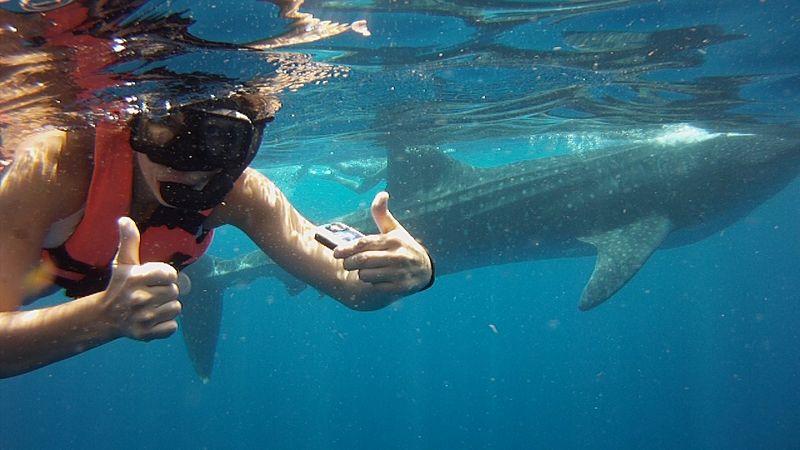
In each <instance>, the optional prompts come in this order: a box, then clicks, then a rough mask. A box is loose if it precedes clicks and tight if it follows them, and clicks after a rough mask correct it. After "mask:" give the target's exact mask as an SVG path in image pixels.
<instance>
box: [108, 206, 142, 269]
mask: <svg viewBox="0 0 800 450" xmlns="http://www.w3.org/2000/svg"><path fill="white" fill-rule="evenodd" d="M117 225H119V249H118V250H117V256H115V257H114V266H121V265H139V264H141V263H140V262H139V241H140V239H141V238H140V237H139V228H138V227H137V226H136V222H134V221H133V220H132V219H131V218H130V217H120V218H119V220H117Z"/></svg>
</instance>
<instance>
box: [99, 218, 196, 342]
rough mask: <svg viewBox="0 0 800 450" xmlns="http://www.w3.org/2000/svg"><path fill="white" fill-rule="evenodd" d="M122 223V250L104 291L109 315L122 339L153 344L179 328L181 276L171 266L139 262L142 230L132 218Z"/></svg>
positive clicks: (120, 246) (120, 238)
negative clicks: (140, 231) (177, 319)
mask: <svg viewBox="0 0 800 450" xmlns="http://www.w3.org/2000/svg"><path fill="white" fill-rule="evenodd" d="M118 224H119V250H118V251H117V256H116V257H115V258H114V265H113V267H112V273H111V281H110V282H109V283H108V288H107V289H106V290H105V291H104V296H103V302H104V306H105V313H106V317H107V318H108V320H109V321H110V322H111V324H112V326H113V327H115V328H116V330H117V331H118V333H119V334H120V335H121V336H127V337H129V338H132V339H138V340H142V341H149V340H151V339H160V338H165V337H167V336H170V335H171V334H172V333H174V332H175V330H177V329H178V323H177V321H176V317H177V316H178V314H179V313H180V312H181V304H180V302H179V301H178V286H177V281H178V273H177V271H176V270H175V269H174V268H173V267H172V266H170V265H169V264H165V263H160V262H157V263H156V262H151V263H146V264H141V263H140V260H139V243H140V236H139V229H138V228H137V227H136V223H135V222H134V221H133V220H131V219H130V218H128V217H122V218H120V219H119V221H118Z"/></svg>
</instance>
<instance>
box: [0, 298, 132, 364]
mask: <svg viewBox="0 0 800 450" xmlns="http://www.w3.org/2000/svg"><path fill="white" fill-rule="evenodd" d="M101 296H102V294H94V295H90V296H87V297H83V298H79V299H77V300H73V301H70V302H67V303H64V304H61V305H57V306H52V307H48V308H42V309H36V310H31V311H12V312H0V378H6V377H11V376H14V375H19V374H22V373H25V372H30V371H31V370H34V369H37V368H39V367H42V366H46V365H48V364H51V363H54V362H56V361H60V360H62V359H65V358H68V357H70V356H73V355H76V354H78V353H82V352H85V351H87V350H89V349H91V348H94V347H97V346H98V345H101V344H104V343H106V342H109V341H112V340H114V339H116V338H117V337H119V334H118V332H117V331H116V330H115V328H114V327H113V326H112V324H111V323H109V322H108V321H107V320H106V319H105V318H104V315H103V306H102V305H101V304H100V302H101V301H102V297H101Z"/></svg>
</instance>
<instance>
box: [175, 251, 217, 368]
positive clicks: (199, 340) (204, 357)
mask: <svg viewBox="0 0 800 450" xmlns="http://www.w3.org/2000/svg"><path fill="white" fill-rule="evenodd" d="M213 272H214V260H213V259H212V258H211V257H208V256H204V257H202V258H200V260H198V261H197V262H196V263H194V264H192V265H191V266H189V267H188V268H186V269H185V270H184V272H183V273H185V274H187V275H188V276H189V279H190V280H191V282H192V286H191V289H190V291H189V292H188V294H186V295H182V296H181V304H182V306H183V309H182V312H181V331H182V333H183V340H184V342H185V343H186V349H187V351H188V352H189V359H190V360H191V361H192V365H193V366H194V370H195V372H197V375H199V376H200V379H201V380H203V382H204V383H207V382H208V381H209V379H210V378H211V371H212V370H213V368H214V355H215V353H216V351H217V339H218V338H219V329H220V323H221V322H222V299H223V296H224V293H225V287H226V286H223V285H222V284H221V283H219V281H220V279H219V278H217V277H214V276H213Z"/></svg>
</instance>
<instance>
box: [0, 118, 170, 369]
mask: <svg viewBox="0 0 800 450" xmlns="http://www.w3.org/2000/svg"><path fill="white" fill-rule="evenodd" d="M65 142H66V136H65V135H63V133H62V134H59V133H58V132H54V133H49V134H44V135H41V136H38V137H37V138H36V139H35V140H33V141H31V142H29V144H30V147H29V148H28V149H27V150H25V149H23V151H20V152H18V154H17V159H16V160H15V162H14V163H13V164H12V166H11V167H10V170H9V172H8V173H6V174H4V176H3V178H2V180H1V181H0V230H2V231H1V232H0V261H1V262H2V263H1V265H0V377H9V376H13V375H18V374H21V373H24V372H28V371H31V370H34V369H36V368H38V367H41V366H44V365H47V364H50V363H53V362H56V361H59V360H62V359H64V358H67V357H70V356H72V355H75V354H78V353H81V352H83V351H86V350H89V349H91V348H94V347H96V346H98V345H100V344H103V343H105V342H109V341H111V340H114V339H116V338H118V337H121V336H129V337H132V338H135V339H141V340H150V339H154V338H159V337H166V336H168V335H170V334H172V333H173V332H174V331H175V329H176V328H177V324H176V323H175V320H174V319H175V316H176V315H177V314H178V312H179V311H180V303H178V302H177V300H176V297H177V287H176V286H175V281H176V278H177V274H176V273H175V270H174V269H172V268H171V267H170V266H168V265H166V264H161V263H149V264H145V265H140V264H139V260H138V257H139V256H138V250H139V240H138V239H139V238H138V230H137V229H136V226H135V224H134V223H133V221H131V220H130V219H125V220H123V221H122V222H121V224H120V234H121V240H122V245H121V247H120V252H119V254H118V255H117V260H116V265H115V269H114V271H113V273H112V276H111V281H110V283H109V286H108V288H107V289H106V290H105V291H103V292H100V293H98V294H94V295H90V296H87V297H83V298H79V299H76V300H74V301H70V302H67V303H64V304H61V305H58V306H52V307H47V308H41V309H36V310H30V311H18V310H17V309H18V308H19V306H20V305H21V303H22V301H23V299H24V298H25V297H28V296H33V295H34V294H35V293H36V292H37V290H39V289H40V288H41V287H44V285H45V284H47V283H48V280H46V279H42V277H41V275H43V274H44V273H46V272H45V271H43V270H40V269H41V268H40V267H39V264H40V256H41V245H42V241H43V240H44V236H45V234H46V233H47V230H48V228H49V226H50V224H51V223H52V222H53V221H54V220H56V219H58V218H60V217H65V216H66V215H67V214H68V211H71V212H74V211H75V210H77V209H78V208H79V206H80V205H81V204H82V202H83V198H85V193H86V190H85V182H84V180H81V179H79V178H80V177H78V176H76V174H79V173H80V172H81V167H80V166H81V165H83V166H84V167H83V169H84V170H85V165H86V162H87V159H86V158H85V156H84V155H77V154H76V155H66V154H64V153H63V152H62V149H63V147H64V145H65ZM73 157H74V158H73ZM75 164H78V165H77V166H76V165H75ZM81 189H82V190H81ZM76 192H79V193H80V195H78V194H76ZM73 196H76V197H73ZM76 198H77V200H76Z"/></svg>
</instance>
